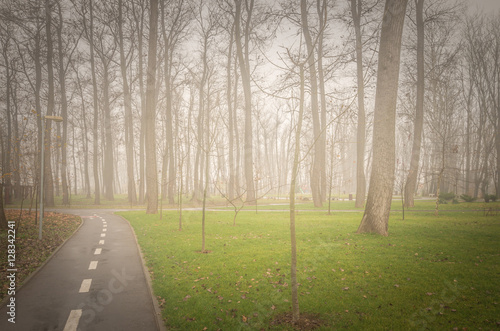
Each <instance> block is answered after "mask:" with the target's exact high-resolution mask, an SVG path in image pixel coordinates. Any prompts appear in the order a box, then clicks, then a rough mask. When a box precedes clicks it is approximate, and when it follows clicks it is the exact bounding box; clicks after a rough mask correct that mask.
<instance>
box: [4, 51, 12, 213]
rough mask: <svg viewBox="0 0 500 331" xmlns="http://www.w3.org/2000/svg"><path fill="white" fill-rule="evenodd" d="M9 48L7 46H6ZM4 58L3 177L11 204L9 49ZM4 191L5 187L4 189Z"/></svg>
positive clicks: (8, 200)
mask: <svg viewBox="0 0 500 331" xmlns="http://www.w3.org/2000/svg"><path fill="white" fill-rule="evenodd" d="M5 46H7V45H5ZM2 53H3V57H4V60H5V71H6V72H5V74H6V77H5V78H6V79H5V83H6V84H5V89H6V91H5V93H6V94H5V116H6V117H7V141H6V145H7V146H6V147H7V148H6V149H5V152H6V153H5V154H6V155H5V164H3V166H4V167H5V168H3V169H2V170H3V173H2V177H4V180H3V184H4V186H5V188H6V189H5V202H6V203H10V202H11V194H10V192H11V183H12V175H11V173H12V163H11V162H12V118H11V117H12V114H11V102H10V97H11V88H12V82H11V74H10V66H9V59H8V51H7V47H4V49H3V52H2ZM2 189H3V187H2Z"/></svg>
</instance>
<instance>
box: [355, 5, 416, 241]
mask: <svg viewBox="0 0 500 331" xmlns="http://www.w3.org/2000/svg"><path fill="white" fill-rule="evenodd" d="M407 3H408V1H407V0H402V1H399V0H386V2H385V8H384V18H383V22H382V31H381V36H380V48H379V63H378V72H377V92H376V97H375V114H374V124H373V164H372V173H371V177H370V187H369V190H368V198H367V201H366V207H365V213H364V215H363V218H362V220H361V224H360V225H359V228H358V233H364V232H375V233H378V234H381V235H384V236H387V235H388V225H389V212H390V210H391V202H392V190H393V187H394V168H395V136H394V134H395V126H396V123H395V121H396V102H397V93H398V80H399V63H400V53H401V37H402V33H403V26H404V18H405V11H406V5H407Z"/></svg>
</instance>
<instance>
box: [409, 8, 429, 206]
mask: <svg viewBox="0 0 500 331" xmlns="http://www.w3.org/2000/svg"><path fill="white" fill-rule="evenodd" d="M415 5H416V8H417V11H416V14H417V21H416V23H417V105H416V111H415V121H414V125H415V128H414V130H413V147H412V153H411V161H410V169H409V171H408V177H407V179H406V185H405V190H404V201H405V206H406V207H407V208H411V207H413V206H414V199H413V198H414V195H415V189H416V186H417V177H418V165H419V162H420V148H421V145H422V131H423V127H424V91H425V77H424V74H425V71H424V39H425V36H424V17H423V12H424V0H415Z"/></svg>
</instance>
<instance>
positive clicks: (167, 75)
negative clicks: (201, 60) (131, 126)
mask: <svg viewBox="0 0 500 331" xmlns="http://www.w3.org/2000/svg"><path fill="white" fill-rule="evenodd" d="M180 13H181V10H179V14H180ZM161 14H162V20H161V21H162V36H163V42H164V44H165V55H164V64H163V65H164V67H163V69H164V70H163V72H164V79H165V97H166V100H165V101H166V107H165V120H166V121H165V129H166V135H167V136H166V139H165V140H166V153H167V155H166V157H167V158H168V170H167V171H168V176H167V173H165V174H164V176H165V177H167V197H168V203H169V204H171V205H173V204H174V203H175V201H174V197H175V182H176V178H175V153H174V135H173V129H172V122H173V116H172V95H173V93H172V73H171V72H172V65H173V59H172V56H173V45H172V44H171V43H170V40H169V38H168V37H167V29H166V26H165V25H166V23H165V21H166V19H167V18H166V16H165V3H164V2H162V4H161Z"/></svg>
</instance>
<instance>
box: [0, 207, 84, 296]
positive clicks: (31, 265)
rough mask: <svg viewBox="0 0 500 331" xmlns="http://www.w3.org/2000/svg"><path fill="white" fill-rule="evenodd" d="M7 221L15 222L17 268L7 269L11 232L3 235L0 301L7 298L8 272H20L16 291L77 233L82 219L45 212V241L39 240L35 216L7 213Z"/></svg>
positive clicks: (17, 212)
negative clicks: (9, 234)
mask: <svg viewBox="0 0 500 331" xmlns="http://www.w3.org/2000/svg"><path fill="white" fill-rule="evenodd" d="M5 214H6V216H7V219H8V220H15V227H14V229H15V234H16V240H15V242H14V243H13V244H14V245H15V262H14V263H15V266H14V268H12V267H10V266H9V265H8V260H9V259H8V255H9V254H10V253H9V252H8V249H7V248H8V245H11V244H12V243H11V242H9V241H8V232H7V231H0V247H1V248H0V258H1V260H0V301H2V300H3V298H4V297H5V296H6V295H7V292H8V289H9V283H10V282H9V280H8V279H7V274H8V273H7V269H17V272H16V290H18V289H19V287H20V285H21V284H22V283H23V282H24V281H25V280H26V278H27V277H28V276H29V275H30V274H31V273H32V272H33V271H35V270H36V269H37V268H38V267H39V266H41V265H42V264H43V262H45V260H46V259H47V258H48V257H49V256H50V254H52V252H54V251H55V250H56V249H57V248H58V247H59V246H60V245H61V244H62V243H63V242H64V241H65V240H66V239H67V238H68V237H69V236H71V235H72V234H73V232H75V230H76V229H77V228H78V226H79V225H80V223H81V219H80V218H79V217H78V216H74V215H64V214H59V213H52V212H46V213H45V217H44V219H43V233H42V240H41V241H40V240H39V239H38V231H39V230H38V229H39V228H38V219H35V213H34V212H32V213H31V214H29V213H28V212H27V211H23V213H22V216H21V217H19V214H20V212H19V210H6V211H5Z"/></svg>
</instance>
